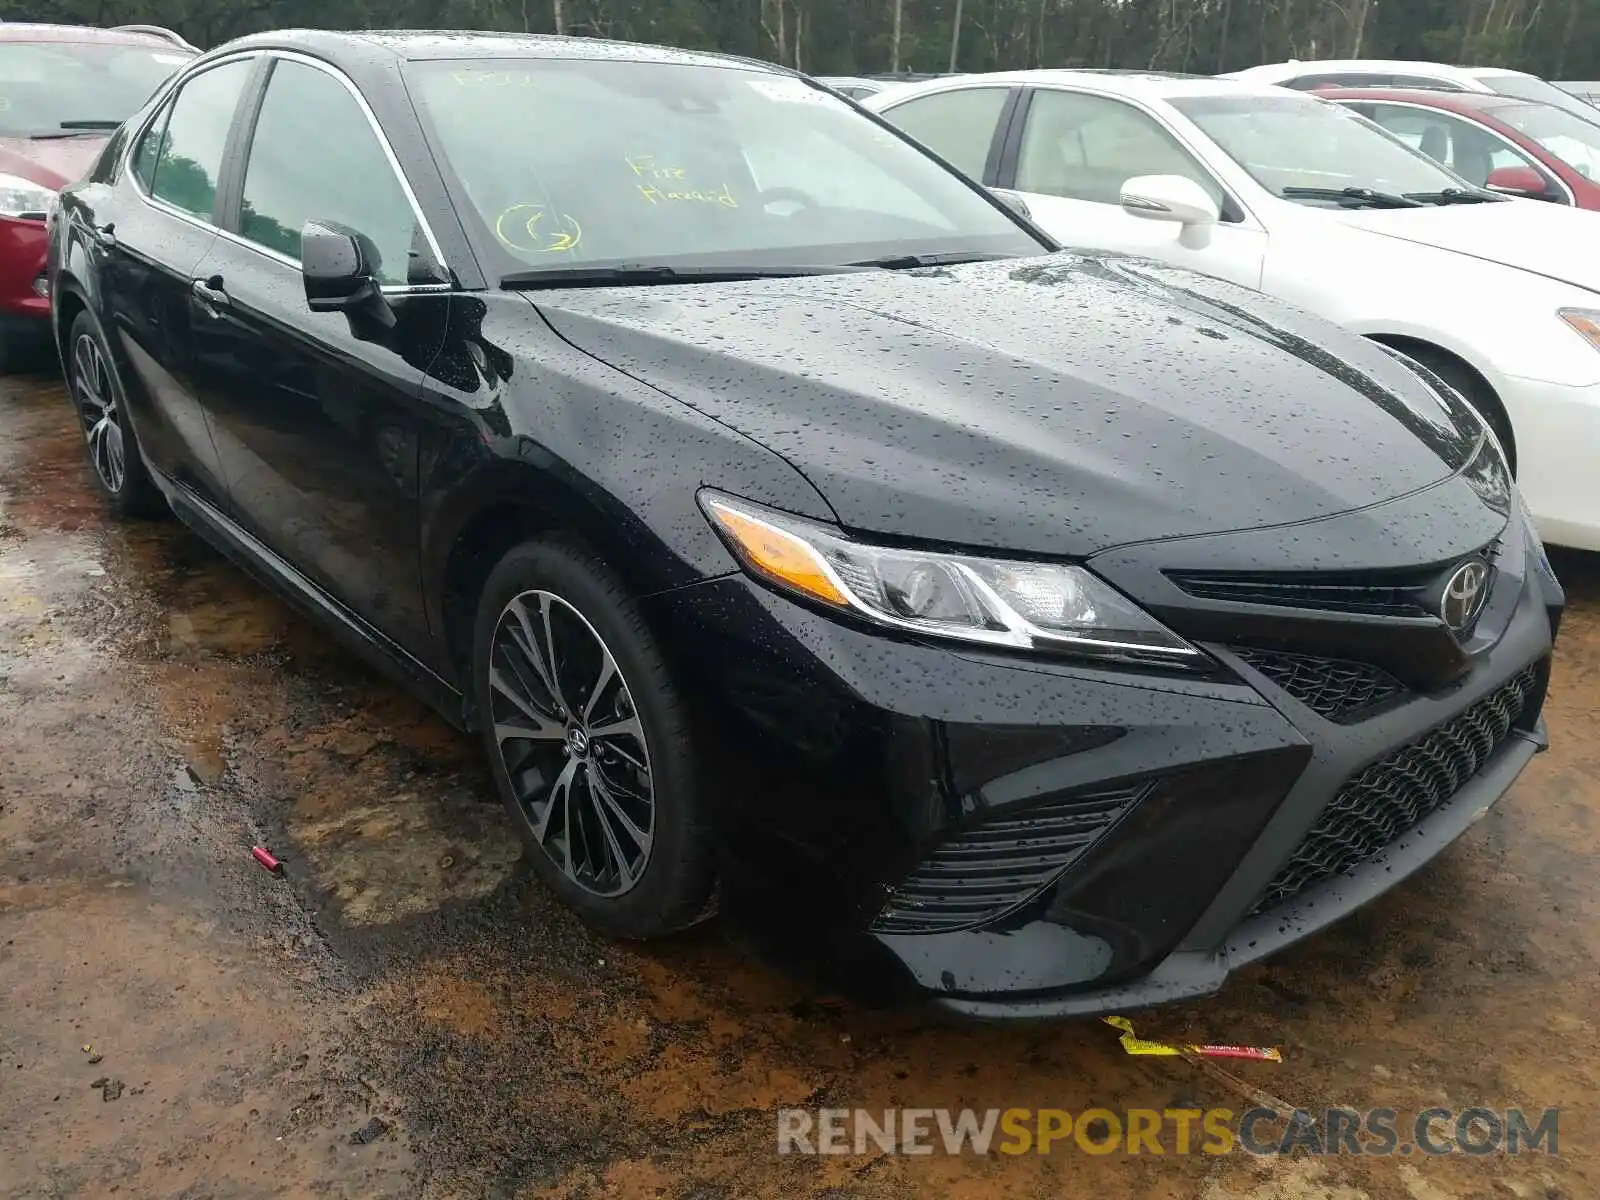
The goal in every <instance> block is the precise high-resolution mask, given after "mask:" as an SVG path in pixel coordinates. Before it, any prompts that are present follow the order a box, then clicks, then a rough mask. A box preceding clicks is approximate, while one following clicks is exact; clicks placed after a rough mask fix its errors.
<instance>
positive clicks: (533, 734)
mask: <svg viewBox="0 0 1600 1200" xmlns="http://www.w3.org/2000/svg"><path fill="white" fill-rule="evenodd" d="M476 643H477V645H476V650H475V654H474V677H475V679H474V682H475V687H476V693H477V699H478V708H479V712H480V714H481V716H482V725H483V734H484V740H485V745H486V749H487V750H488V753H489V756H490V762H491V765H492V767H493V768H494V775H495V782H496V783H497V785H498V786H499V788H500V791H501V793H502V796H503V797H504V799H505V800H506V802H507V805H508V807H509V808H510V810H511V813H512V816H513V818H514V819H515V821H516V823H517V828H518V832H519V833H520V834H521V836H522V838H523V840H524V842H526V843H527V845H528V846H529V848H530V850H531V852H532V853H531V858H532V862H533V865H534V868H535V870H536V871H537V872H538V874H539V875H540V877H541V878H542V879H543V880H544V882H545V883H546V884H547V885H549V886H550V887H551V888H553V889H554V890H555V891H556V892H557V893H558V894H559V895H560V896H561V898H562V899H563V900H564V901H565V902H566V903H567V904H568V905H569V906H570V907H572V908H573V909H574V910H575V911H576V912H577V913H578V915H579V916H580V917H582V918H583V919H584V920H585V921H586V922H587V923H589V924H590V925H592V926H594V927H595V928H597V929H599V930H601V931H602V932H606V933H611V934H614V935H617V936H622V937H636V938H647V937H654V936H659V935H660V934H663V933H668V932H671V931H673V930H675V929H680V928H682V927H684V926H685V925H688V924H692V923H693V922H694V921H695V920H696V919H697V918H698V917H700V916H701V915H703V914H704V912H705V910H706V908H707V899H708V896H709V893H710V869H709V866H708V862H709V849H708V844H707V843H708V839H707V838H706V836H705V832H704V830H703V829H702V827H701V822H700V820H699V816H698V813H699V795H698V789H697V788H696V787H695V784H694V778H695V769H694V761H693V752H692V749H691V748H690V745H689V736H688V731H687V722H686V720H685V718H684V716H683V707H682V704H681V702H680V701H679V699H678V697H677V693H676V691H675V690H674V689H673V687H672V684H671V681H670V680H669V679H668V678H667V673H666V668H665V666H664V664H663V661H662V658H661V655H660V653H659V652H658V650H657V649H656V646H655V643H654V641H653V639H652V638H651V635H650V632H649V630H648V629H647V628H646V627H645V625H644V622H643V620H642V618H641V617H640V615H639V613H638V611H637V609H636V608H635V607H634V605H633V604H632V602H631V600H630V599H629V598H628V596H627V594H626V592H625V591H624V589H623V588H622V587H621V585H620V584H619V583H618V582H617V581H616V580H615V579H614V578H612V577H611V576H610V574H609V573H608V572H607V571H606V569H605V568H604V566H603V564H601V563H599V562H598V560H596V559H594V558H593V557H592V556H589V555H587V554H586V553H584V552H582V551H579V550H577V549H576V548H573V547H569V546H565V545H561V544H557V543H530V544H528V545H524V546H520V547H518V548H517V549H515V550H513V551H512V552H511V553H510V554H509V555H507V556H506V558H505V559H504V560H502V562H501V563H500V565H499V566H498V567H496V569H495V571H494V572H493V573H492V574H491V576H490V579H489V582H488V584H487V585H486V587H485V591H484V595H483V598H482V602H481V604H480V607H479V621H478V629H477V638H476Z"/></svg>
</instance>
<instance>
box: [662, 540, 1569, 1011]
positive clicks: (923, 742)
mask: <svg viewBox="0 0 1600 1200" xmlns="http://www.w3.org/2000/svg"><path fill="white" fill-rule="evenodd" d="M1505 530H1506V532H1505V538H1506V539H1507V540H1510V541H1512V542H1514V543H1515V545H1513V547H1512V550H1513V551H1514V552H1510V553H1506V554H1505V556H1504V558H1503V560H1502V561H1501V566H1500V573H1499V576H1498V581H1497V583H1496V585H1495V589H1496V590H1495V593H1494V596H1493V598H1492V599H1491V602H1490V604H1489V606H1488V607H1487V608H1486V610H1485V616H1484V617H1483V618H1482V619H1481V620H1480V626H1479V629H1478V631H1477V632H1476V633H1475V634H1474V636H1473V637H1472V638H1471V639H1469V641H1468V643H1467V644H1466V646H1465V648H1464V650H1465V651H1470V663H1469V664H1468V665H1467V666H1465V667H1461V666H1460V665H1459V664H1458V667H1457V669H1456V671H1455V674H1454V676H1453V677H1452V678H1450V679H1449V680H1448V682H1446V683H1444V684H1441V685H1438V686H1432V685H1429V686H1423V685H1418V684H1413V685H1411V686H1408V687H1407V688H1406V689H1405V690H1404V691H1403V693H1402V694H1399V695H1395V696H1391V697H1389V698H1388V699H1386V700H1384V701H1383V702H1381V703H1379V704H1378V705H1377V707H1376V708H1374V709H1373V710H1372V711H1371V713H1370V715H1366V716H1363V717H1362V718H1361V719H1356V720H1352V719H1344V718H1340V719H1329V718H1327V717H1325V716H1323V715H1321V714H1320V713H1319V711H1315V710H1314V709H1313V707H1311V706H1310V704H1309V703H1308V702H1307V701H1306V696H1307V693H1305V692H1304V689H1303V688H1302V689H1300V690H1299V691H1298V692H1297V691H1296V688H1297V687H1298V685H1297V684H1293V683H1292V682H1291V683H1290V684H1289V685H1288V686H1280V684H1283V683H1284V676H1283V675H1282V674H1281V673H1278V674H1268V673H1264V672H1263V671H1262V670H1258V669H1257V667H1256V666H1254V665H1252V663H1251V661H1249V660H1247V659H1246V658H1245V657H1242V656H1241V654H1240V653H1239V651H1238V647H1236V646H1233V645H1230V644H1228V643H1226V642H1223V641H1214V642H1207V643H1203V644H1205V646H1206V649H1208V650H1209V651H1210V652H1212V653H1213V655H1214V656H1215V657H1216V658H1217V659H1218V660H1219V662H1220V663H1222V664H1223V667H1224V669H1223V670H1221V671H1219V672H1218V673H1217V674H1216V675H1215V676H1214V677H1210V678H1201V677H1194V676H1188V677H1180V676H1172V675H1158V674H1141V673H1138V672H1133V671H1126V670H1106V669H1097V668H1094V667H1088V666H1083V665H1070V664H1063V663H1049V662H1041V661H1038V660H1026V659H1020V658H1015V657H1004V656H1000V655H990V654H986V653H983V652H981V651H979V650H976V649H970V650H969V649H967V648H963V647H952V646H950V645H948V644H941V645H930V644H924V643H918V642H914V641H896V640H891V639H888V638H885V637H884V636H882V635H881V634H880V633H878V632H876V631H872V630H867V629H862V628H856V627H852V626H850V625H846V624H843V623H840V622H838V621H835V620H832V619H830V618H827V617H824V616H822V615H819V614H817V613H814V612H812V611H810V610H809V609H806V608H804V607H801V606H799V605H797V604H794V603H792V602H790V601H789V600H787V599H784V598H782V597H780V596H777V595H775V594H773V593H771V592H769V591H767V590H765V589H763V588H760V587H759V586H757V585H754V584H752V583H750V582H749V581H747V580H746V579H744V578H743V577H726V578H723V579H719V580H714V581H710V582H707V583H702V584H697V585H694V586H691V587H689V588H684V589H680V590H678V591H676V592H670V593H666V594H663V595H661V596H658V597H655V598H654V599H653V601H651V608H650V619H651V620H652V622H653V623H655V624H656V625H657V627H658V629H659V630H660V631H661V632H662V633H663V635H664V640H665V641H666V643H667V644H668V645H669V646H671V647H673V653H675V654H677V655H679V656H680V658H679V661H678V662H677V663H676V664H675V665H676V668H677V674H678V677H679V678H680V679H683V680H684V681H685V682H686V683H687V684H688V685H689V686H690V688H691V690H692V691H693V692H694V694H695V698H696V701H697V708H699V710H700V711H701V712H702V714H703V715H704V716H705V718H706V719H705V720H703V721H702V723H701V725H700V734H699V735H700V737H701V738H702V739H704V740H705V741H707V742H710V743H712V746H711V747H703V748H709V749H710V750H711V755H710V757H711V761H714V762H715V763H716V764H717V775H718V782H719V783H720V785H721V786H720V788H719V790H718V793H717V801H718V806H719V809H718V822H717V824H718V829H719V831H720V833H721V836H722V839H723V843H724V854H723V863H722V870H723V887H724V895H723V912H724V916H725V920H726V921H727V922H728V924H729V926H730V928H731V929H733V930H735V931H736V932H739V933H743V934H747V935H750V936H751V937H752V939H753V940H754V941H755V942H756V944H757V945H758V946H759V947H760V948H761V949H762V950H764V951H765V952H767V953H768V954H770V955H772V956H774V957H777V958H779V959H780V960H783V961H785V962H786V963H787V964H788V965H791V966H799V967H802V968H809V969H810V970H811V971H812V972H813V973H814V974H815V975H816V976H818V977H819V979H820V980H821V981H822V982H824V983H825V984H828V985H831V986H835V987H839V988H841V989H845V990H848V991H849V992H851V993H853V994H855V995H857V996H860V997H862V998H864V999H867V1000H877V1001H883V1002H902V1001H905V1000H908V999H914V998H923V999H929V1000H931V1001H932V1002H933V1003H935V1004H936V1005H938V1006H940V1007H942V1008H943V1009H945V1010H948V1011H950V1012H952V1013H956V1014H960V1015H963V1016H966V1017H974V1018H987V1019H1014V1018H1040V1017H1057V1016H1063V1015H1072V1014H1088V1013H1097V1012H1105V1011H1113V1010H1116V1009H1123V1008H1130V1007H1136V1006H1141V1005H1149V1004H1154V1003H1160V1002H1165V1001H1171V1000H1177V999H1180V998H1183V997H1189V996H1197V995H1203V994H1205V993H1208V992H1211V991H1214V990H1215V989H1216V988H1218V987H1219V986H1220V985H1221V984H1222V982H1223V980H1224V979H1225V978H1226V977H1227V975H1228V973H1229V971H1231V970H1232V969H1234V968H1235V967H1238V966H1240V965H1242V964H1244V963H1247V962H1251V961H1254V960H1256V959H1258V958H1260V957H1262V956H1263V955H1266V954H1269V953H1272V952H1275V951H1276V950H1278V949H1280V948H1282V947H1283V946H1285V945H1288V944H1290V943H1291V942H1293V941H1296V940H1298V939H1300V938H1303V937H1306V936H1308V935H1309V934H1311V933H1314V932H1315V931H1316V930H1318V929H1321V928H1323V927H1324V926H1326V925H1327V924H1329V923H1331V922H1333V921H1335V920H1337V919H1339V918H1340V917H1342V916H1344V915H1345V914H1347V913H1349V912H1350V911H1352V910H1353V909H1354V908H1356V907H1357V906H1359V905H1361V904H1363V903H1365V902H1366V901H1367V900H1370V899H1371V898H1372V897H1374V896H1376V895H1378V894H1379V893H1380V892H1382V891H1384V890H1385V889H1387V888H1389V887H1392V886H1393V885H1394V884H1395V883H1397V882H1399V881H1400V880H1401V879H1403V878H1404V877H1405V876H1406V875H1408V874H1410V873H1411V872H1412V871H1414V870H1415V869H1416V868H1417V867H1419V866H1420V865H1421V864H1423V863H1424V862H1426V861H1427V860H1428V859H1430V858H1431V857H1433V856H1434V855H1435V854H1437V853H1438V852H1439V850H1441V849H1442V848H1443V847H1444V846H1445V845H1447V844H1448V843H1449V842H1450V841H1452V840H1453V839H1454V838H1455V837H1457V836H1458V835H1459V834H1460V833H1461V832H1462V831H1463V830H1465V829H1466V828H1467V827H1468V826H1469V825H1470V824H1471V823H1472V822H1473V821H1475V820H1476V819H1478V818H1479V817H1480V816H1482V815H1483V813H1484V812H1485V811H1486V810H1487V809H1488V807H1489V806H1491V805H1492V804H1493V803H1494V802H1495V801H1497V800H1498V799H1499V798H1500V797H1501V796H1502V795H1503V794H1504V793H1505V791H1506V789H1507V788H1509V787H1510V785H1511V783H1512V781H1513V780H1514V779H1515V778H1516V776H1517V774H1518V772H1520V770H1521V769H1522V767H1523V765H1524V764H1525V763H1526V762H1527V761H1528V759H1529V758H1530V757H1531V756H1532V755H1533V754H1534V753H1535V752H1536V750H1537V749H1538V748H1539V747H1541V746H1542V745H1543V744H1544V738H1545V734H1544V729H1543V725H1542V724H1541V722H1540V710H1541V707H1542V704H1543V699H1544V691H1545V684H1546V680H1547V672H1548V661H1549V654H1550V648H1551V644H1552V639H1553V630H1554V627H1555V625H1556V623H1557V621H1558V618H1559V613H1560V607H1561V604H1562V597H1561V594H1560V588H1559V585H1558V584H1557V583H1556V582H1555V580H1554V578H1553V576H1550V575H1549V574H1548V572H1547V570H1546V568H1545V565H1544V561H1543V557H1542V555H1539V554H1537V553H1527V552H1524V551H1525V550H1526V549H1527V547H1524V546H1523V545H1522V543H1521V539H1523V538H1524V537H1525V535H1524V533H1523V530H1522V524H1521V519H1520V517H1516V516H1515V515H1513V519H1512V521H1511V522H1510V524H1509V525H1507V526H1506V527H1505ZM1531 546H1533V543H1531V542H1529V543H1528V547H1531ZM1160 615H1162V616H1163V618H1164V619H1170V614H1168V613H1162V614H1160ZM1180 631H1182V630H1181V629H1180ZM1367 636H1369V638H1371V637H1375V636H1376V635H1374V634H1372V631H1371V629H1370V628H1369V629H1368V630H1367ZM1374 645H1376V642H1374ZM1423 657H1424V659H1426V656H1423ZM1275 679H1276V680H1277V682H1274V680H1275ZM1318 702H1320V701H1318ZM1485 714H1488V716H1487V717H1486V716H1485ZM1430 756H1432V757H1430ZM1430 762H1431V763H1432V765H1429V764H1430ZM1408 771H1409V772H1412V773H1417V772H1421V773H1422V774H1424V775H1426V776H1427V777H1428V779H1431V780H1432V781H1433V782H1432V784H1431V787H1432V791H1431V792H1429V793H1427V795H1428V801H1427V803H1422V802H1421V801H1420V800H1418V799H1417V797H1420V796H1423V795H1424V793H1425V792H1426V791H1427V788H1426V787H1425V786H1424V785H1423V784H1418V787H1417V788H1410V789H1409V790H1408V787H1406V786H1399V785H1397V784H1396V781H1397V780H1400V781H1401V782H1402V783H1403V781H1404V779H1405V778H1406V774H1405V773H1406V772H1408ZM1372 772H1376V774H1372ZM1373 780H1379V781H1380V783H1379V784H1374V783H1373V782H1372V781H1373ZM1440 780H1446V781H1447V782H1440ZM1363 781H1365V782H1363ZM1357 782H1362V786H1364V787H1366V788H1367V789H1368V792H1372V793H1373V795H1376V796H1377V799H1373V795H1368V796H1367V797H1366V800H1365V801H1363V803H1367V804H1369V807H1370V805H1372V804H1379V805H1381V804H1389V805H1390V807H1391V808H1394V809H1395V811H1397V812H1398V811H1401V810H1407V811H1412V812H1413V813H1415V812H1420V813H1422V815H1421V819H1420V820H1419V821H1413V820H1410V819H1401V817H1397V816H1395V815H1393V813H1390V812H1389V810H1388V809H1385V810H1384V811H1383V813H1380V814H1379V817H1380V818H1381V819H1380V821H1379V824H1380V825H1381V824H1382V823H1383V822H1389V823H1390V824H1392V825H1394V826H1395V827H1394V828H1393V829H1387V830H1380V831H1379V832H1381V833H1383V834H1384V836H1382V837H1379V836H1378V834H1375V833H1373V832H1372V831H1371V830H1368V831H1367V832H1364V833H1360V835H1359V837H1358V838H1357V839H1356V840H1357V841H1360V840H1361V838H1365V839H1366V841H1362V842H1361V844H1360V849H1361V853H1360V855H1359V856H1358V857H1357V859H1355V860H1351V861H1340V862H1337V863H1335V864H1334V865H1335V866H1336V867H1337V869H1336V870H1334V871H1333V872H1332V873H1331V874H1326V875H1325V876H1318V875H1317V872H1316V870H1314V869H1313V870H1309V871H1308V870H1307V869H1306V863H1307V855H1306V853H1305V852H1304V848H1305V847H1307V846H1313V843H1314V841H1315V839H1316V838H1317V837H1319V836H1320V837H1323V838H1324V841H1325V842H1327V845H1325V846H1324V847H1323V850H1322V851H1320V852H1319V853H1323V854H1324V856H1326V854H1327V853H1329V851H1328V850H1327V846H1333V847H1334V849H1337V844H1338V843H1339V839H1340V838H1341V837H1343V836H1344V835H1345V834H1347V833H1349V832H1350V831H1349V830H1348V829H1342V828H1341V829H1340V830H1336V836H1335V837H1334V838H1333V839H1332V841H1327V835H1326V834H1325V833H1320V834H1319V832H1318V831H1319V830H1320V829H1322V828H1323V826H1322V825H1319V822H1320V821H1323V819H1324V818H1325V817H1326V818H1327V819H1328V820H1332V819H1333V817H1332V814H1333V813H1335V812H1336V811H1338V807H1337V806H1331V805H1332V802H1333V801H1335V798H1336V797H1337V798H1339V804H1341V805H1344V804H1349V803H1351V801H1350V796H1351V795H1352V791H1351V789H1352V788H1353V787H1355V783H1357ZM1397 786H1399V790H1398V791H1397V790H1396V788H1397ZM1374 789H1376V791H1374ZM1385 789H1387V790H1385ZM1358 799H1359V797H1358ZM1391 801H1392V803H1391ZM1408 806H1409V809H1408ZM1374 828H1375V829H1376V828H1378V826H1374ZM1390 834H1392V835H1393V836H1390ZM1310 861H1311V862H1312V866H1313V867H1315V866H1316V864H1317V862H1318V861H1319V860H1318V858H1317V854H1311V855H1310ZM1296 872H1298V874H1296ZM1286 873H1288V874H1286ZM1291 875H1292V876H1293V878H1290V876H1291ZM1286 879H1289V883H1288V884H1286V883H1285V880H1286ZM1264 897H1271V899H1272V903H1270V904H1267V905H1265V907H1263V898H1264Z"/></svg>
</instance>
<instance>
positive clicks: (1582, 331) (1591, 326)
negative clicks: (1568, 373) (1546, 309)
mask: <svg viewBox="0 0 1600 1200" xmlns="http://www.w3.org/2000/svg"><path fill="white" fill-rule="evenodd" d="M1556 316H1558V317H1560V318H1561V319H1562V320H1563V321H1565V322H1566V323H1567V324H1568V325H1570V326H1572V328H1573V329H1575V330H1577V333H1578V336H1579V337H1581V338H1582V339H1583V340H1584V341H1586V342H1588V343H1589V345H1591V346H1593V347H1594V348H1595V349H1596V350H1600V309H1593V308H1562V309H1558V310H1557V311H1556Z"/></svg>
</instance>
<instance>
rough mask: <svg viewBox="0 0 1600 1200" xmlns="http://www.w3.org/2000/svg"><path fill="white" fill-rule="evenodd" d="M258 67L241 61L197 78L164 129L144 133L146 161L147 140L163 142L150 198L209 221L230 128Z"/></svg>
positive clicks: (152, 176) (142, 151)
mask: <svg viewBox="0 0 1600 1200" xmlns="http://www.w3.org/2000/svg"><path fill="white" fill-rule="evenodd" d="M254 66H255V63H254V61H253V60H251V59H240V60H238V61H236V62H230V63H224V64H223V65H222V66H220V67H213V68H211V70H209V71H203V72H201V73H200V74H199V75H196V76H195V77H194V78H193V79H190V80H189V81H188V82H186V83H185V84H184V85H183V87H182V89H181V90H180V91H179V92H178V95H177V98H176V99H175V100H174V101H173V103H172V107H171V111H170V114H169V115H168V117H167V123H166V127H165V129H164V130H162V131H161V132H160V133H157V128H158V127H159V126H160V124H161V122H160V120H159V119H158V120H157V121H156V122H155V124H153V125H151V126H150V128H149V129H148V130H147V131H146V133H145V140H144V141H141V142H140V144H139V148H138V151H137V152H136V153H137V156H138V157H140V158H141V159H142V158H143V156H144V155H146V154H148V153H150V151H149V149H148V147H147V144H146V143H147V142H148V140H149V139H150V138H152V137H158V138H159V139H160V141H159V145H158V146H157V148H156V149H155V152H154V158H155V162H154V163H153V164H152V165H151V167H150V172H149V176H148V179H149V182H148V187H149V191H150V194H151V195H152V196H154V197H155V198H156V199H157V200H164V201H165V202H166V203H168V204H170V205H172V206H173V207H174V208H181V209H182V210H183V211H184V212H186V213H189V214H191V215H192V216H195V217H199V218H200V219H201V220H203V221H210V220H211V212H212V209H213V208H215V207H216V200H217V179H218V177H219V176H220V175H221V173H222V152H223V150H224V149H225V148H226V146H227V144H228V130H229V128H230V127H231V126H232V125H233V113H234V109H235V108H237V107H238V104H239V96H240V94H241V93H242V92H243V91H244V85H245V83H246V81H247V80H248V79H249V78H250V72H251V70H252V69H253V68H254ZM141 169H142V168H141ZM145 178H146V177H145V176H144V175H141V176H140V180H141V181H143V180H144V179H145Z"/></svg>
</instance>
